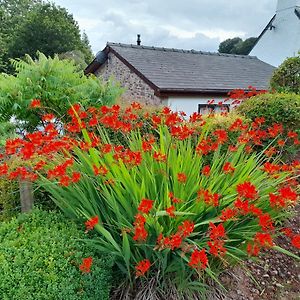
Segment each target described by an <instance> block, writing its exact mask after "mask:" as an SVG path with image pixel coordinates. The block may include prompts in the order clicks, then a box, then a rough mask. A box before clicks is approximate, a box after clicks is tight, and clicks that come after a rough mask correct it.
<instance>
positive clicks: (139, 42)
mask: <svg viewBox="0 0 300 300" xmlns="http://www.w3.org/2000/svg"><path fill="white" fill-rule="evenodd" d="M136 44H137V45H138V46H140V45H141V35H140V34H138V35H137V41H136Z"/></svg>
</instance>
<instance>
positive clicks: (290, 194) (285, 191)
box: [279, 186, 298, 202]
mask: <svg viewBox="0 0 300 300" xmlns="http://www.w3.org/2000/svg"><path fill="white" fill-rule="evenodd" d="M279 193H280V196H281V197H282V198H284V199H286V200H290V201H292V202H295V201H296V200H297V196H298V195H297V193H296V192H295V191H293V190H292V189H291V188H290V187H289V186H286V187H283V188H281V189H280V190H279Z"/></svg>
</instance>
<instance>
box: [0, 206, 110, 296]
mask: <svg viewBox="0 0 300 300" xmlns="http://www.w3.org/2000/svg"><path fill="white" fill-rule="evenodd" d="M83 237H84V234H83V232H81V231H78V229H77V227H76V225H75V224H74V223H72V222H70V221H68V220H66V219H65V218H64V217H63V216H62V215H61V214H57V213H54V212H44V211H40V210H36V211H34V212H33V213H32V214H30V215H20V216H19V217H18V218H17V219H13V220H12V221H10V222H8V223H2V224H1V226H0V298H1V299H3V300H11V299H16V300H17V299H28V300H30V299H32V300H36V299H39V300H43V299H45V300H48V299H64V300H65V299H66V300H75V299H103V300H104V299H108V293H109V287H110V276H111V270H110V267H111V265H112V259H111V258H110V257H108V256H106V257H101V258H100V257H98V256H97V255H96V254H95V252H94V251H92V250H91V249H90V248H88V247H87V246H85V244H83V242H79V241H76V239H80V238H83ZM89 256H93V258H94V260H93V265H92V267H91V273H89V274H82V273H81V271H80V270H79V265H80V263H81V261H82V258H83V257H89Z"/></svg>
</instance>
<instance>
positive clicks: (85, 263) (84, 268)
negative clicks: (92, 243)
mask: <svg viewBox="0 0 300 300" xmlns="http://www.w3.org/2000/svg"><path fill="white" fill-rule="evenodd" d="M92 264H93V258H92V257H87V258H84V259H83V260H82V264H81V265H80V266H79V269H80V271H81V272H82V273H90V272H91V267H92Z"/></svg>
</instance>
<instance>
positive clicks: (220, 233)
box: [209, 222, 226, 240]
mask: <svg viewBox="0 0 300 300" xmlns="http://www.w3.org/2000/svg"><path fill="white" fill-rule="evenodd" d="M209 237H210V238H211V239H212V240H216V239H219V238H224V237H226V233H225V228H224V225H223V223H220V224H219V225H218V226H216V225H215V224H214V223H212V222H210V223H209Z"/></svg>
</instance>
